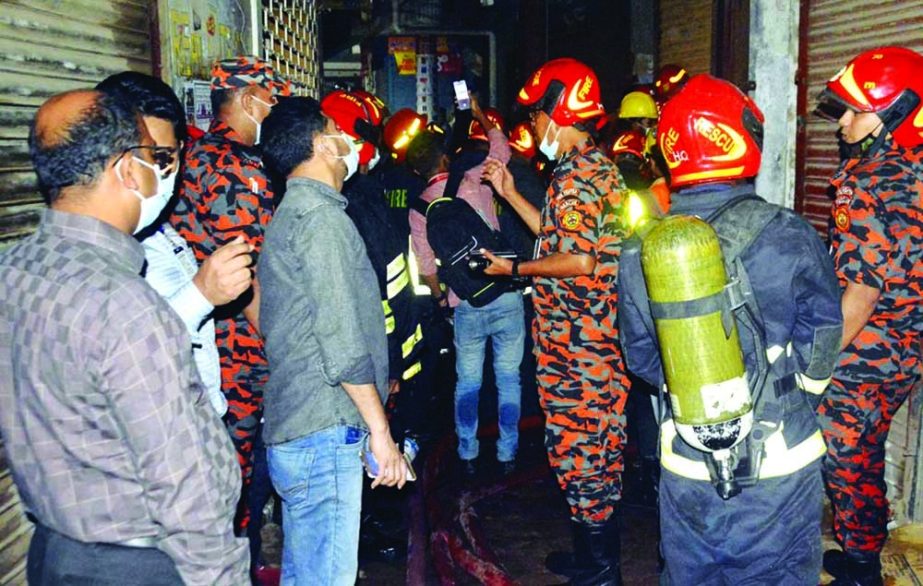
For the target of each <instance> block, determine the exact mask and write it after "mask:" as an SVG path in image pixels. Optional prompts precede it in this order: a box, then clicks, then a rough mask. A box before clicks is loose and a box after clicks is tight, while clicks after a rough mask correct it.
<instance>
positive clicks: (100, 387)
mask: <svg viewBox="0 0 923 586" xmlns="http://www.w3.org/2000/svg"><path fill="white" fill-rule="evenodd" d="M143 262H144V252H143V249H142V247H141V245H140V244H138V242H137V241H136V240H135V239H134V238H132V237H130V236H129V235H127V234H124V233H123V232H120V231H118V230H116V229H115V228H113V227H112V226H110V225H108V224H105V223H103V222H101V221H99V220H96V219H94V218H90V217H88V216H82V215H75V214H69V213H63V212H57V211H54V210H48V211H46V212H45V214H44V216H43V218H42V222H41V224H40V225H39V228H38V231H37V232H36V233H35V234H34V235H32V236H30V237H28V238H26V239H25V240H23V241H22V242H19V243H17V244H16V245H14V246H13V247H11V248H10V249H9V250H7V251H4V253H3V254H2V255H0V431H2V433H3V437H4V440H5V441H6V446H7V450H8V455H9V459H10V464H11V468H12V471H13V478H14V479H15V481H16V485H17V487H18V488H19V491H20V495H21V496H22V500H23V503H24V505H25V507H26V508H27V509H28V510H30V511H31V512H32V513H33V514H34V515H35V516H36V517H37V518H38V519H39V520H40V521H41V522H42V523H43V524H44V525H46V526H47V527H50V528H51V529H53V530H55V531H58V532H60V533H63V534H64V535H67V536H68V537H71V538H73V539H76V540H79V541H83V542H105V543H125V542H129V541H132V540H137V539H140V538H152V539H154V540H156V542H157V547H158V548H159V549H161V550H162V551H164V552H165V553H167V554H168V555H169V556H170V557H171V558H172V559H173V560H174V562H175V563H176V567H177V570H178V571H179V573H180V575H181V576H182V577H183V579H184V580H185V581H186V582H187V583H188V584H242V583H246V580H247V572H248V561H249V560H248V548H247V542H246V540H240V539H236V538H235V537H234V533H233V527H232V522H233V519H234V512H235V510H236V506H237V499H238V497H239V495H240V482H241V480H240V469H239V467H238V465H237V459H236V456H235V454H234V449H233V447H232V445H231V441H230V438H229V437H228V435H227V431H226V430H225V428H224V426H223V425H222V423H221V420H220V419H218V417H217V416H216V415H215V413H214V411H213V410H212V408H211V406H210V405H209V404H208V400H207V399H206V397H205V394H204V393H203V392H202V386H201V382H200V381H199V378H198V376H197V374H196V371H195V366H194V365H193V362H192V356H191V352H190V350H191V343H190V340H189V335H188V334H187V333H186V328H185V327H184V326H183V323H182V321H181V320H180V319H179V317H177V316H176V314H175V313H174V312H173V310H171V309H170V307H169V305H167V303H166V302H165V301H164V300H163V299H162V298H161V297H160V295H158V294H157V292H156V291H154V289H152V288H151V287H150V286H149V285H148V284H147V283H146V282H145V281H144V279H142V278H141V277H140V276H139V274H140V272H141V268H142V265H143Z"/></svg>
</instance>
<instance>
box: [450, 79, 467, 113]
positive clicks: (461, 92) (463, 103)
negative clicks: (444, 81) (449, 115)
mask: <svg viewBox="0 0 923 586" xmlns="http://www.w3.org/2000/svg"><path fill="white" fill-rule="evenodd" d="M452 87H454V88H455V101H456V102H458V109H459V110H470V109H471V96H470V95H468V84H467V83H465V80H463V79H462V80H459V81H453V82H452Z"/></svg>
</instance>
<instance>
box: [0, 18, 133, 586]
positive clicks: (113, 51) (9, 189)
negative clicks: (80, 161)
mask: <svg viewBox="0 0 923 586" xmlns="http://www.w3.org/2000/svg"><path fill="white" fill-rule="evenodd" d="M149 8H150V3H149V2H147V0H137V1H133V0H2V9H0V248H2V247H3V246H5V245H8V244H10V243H11V242H13V241H14V240H16V239H18V238H21V237H22V236H25V235H26V234H29V233H30V232H32V231H33V230H34V229H35V225H36V222H37V221H38V218H39V214H40V213H41V209H42V207H43V205H42V200H41V196H40V195H39V193H38V190H37V188H36V184H35V175H34V173H32V168H31V165H30V163H29V149H28V146H27V138H28V134H29V124H30V122H31V121H32V117H33V115H34V114H35V110H36V108H37V107H38V106H39V105H40V104H41V103H42V102H43V101H44V100H45V99H46V98H47V97H48V96H50V95H52V94H55V93H57V92H61V91H65V90H69V89H73V88H79V87H91V86H93V85H95V84H96V83H97V82H99V81H100V80H101V79H103V78H104V77H106V76H107V75H109V74H111V73H115V72H117V71H124V70H126V69H131V70H135V71H141V72H144V73H151V58H150V44H151V43H150V32H149V31H150V22H149ZM30 535H31V524H30V523H28V522H27V521H26V520H25V518H24V517H23V515H22V510H21V507H20V504H19V497H18V496H17V494H16V488H15V486H14V484H13V479H12V476H11V475H10V472H9V469H8V467H7V464H6V458H5V456H4V455H3V453H2V443H0V584H25V581H26V579H25V557H26V550H27V549H28V545H29V538H30Z"/></svg>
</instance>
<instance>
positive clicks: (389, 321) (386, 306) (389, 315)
mask: <svg viewBox="0 0 923 586" xmlns="http://www.w3.org/2000/svg"><path fill="white" fill-rule="evenodd" d="M381 309H382V310H383V311H384V312H385V334H390V333H392V332H394V311H392V310H391V304H390V303H388V300H387V299H382V300H381Z"/></svg>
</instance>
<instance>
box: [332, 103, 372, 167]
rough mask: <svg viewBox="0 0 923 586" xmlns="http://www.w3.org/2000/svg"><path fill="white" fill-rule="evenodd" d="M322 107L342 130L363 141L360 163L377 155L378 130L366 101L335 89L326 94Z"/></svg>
mask: <svg viewBox="0 0 923 586" xmlns="http://www.w3.org/2000/svg"><path fill="white" fill-rule="evenodd" d="M320 108H321V111H323V113H324V114H326V115H327V116H329V117H330V118H332V119H333V121H334V122H336V125H337V126H338V127H339V128H340V130H342V131H343V132H345V133H346V134H347V135H349V136H351V137H353V138H354V139H356V140H357V141H362V145H361V146H360V147H359V164H360V165H366V164H368V162H369V161H371V160H372V157H374V156H375V148H376V144H377V143H378V131H377V129H376V128H375V125H374V124H373V123H372V116H371V114H370V113H369V111H368V108H367V107H366V104H365V101H363V100H362V99H361V98H359V97H358V96H356V95H354V94H350V93H348V92H344V91H343V90H334V91H332V92H330V93H329V94H327V95H326V96H324V99H323V100H321V103H320Z"/></svg>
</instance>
